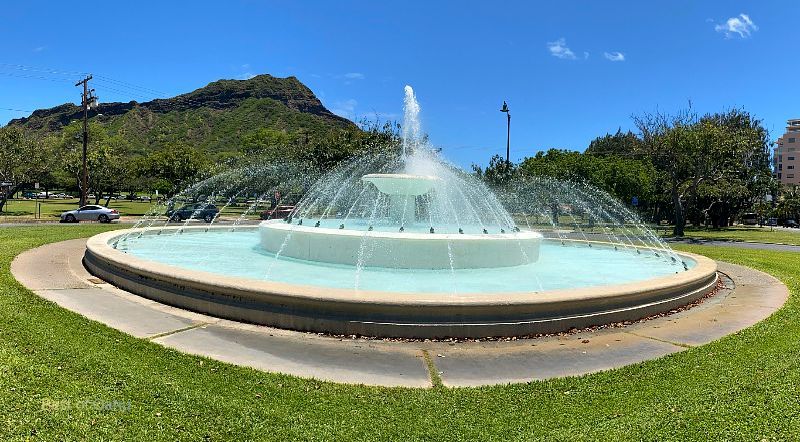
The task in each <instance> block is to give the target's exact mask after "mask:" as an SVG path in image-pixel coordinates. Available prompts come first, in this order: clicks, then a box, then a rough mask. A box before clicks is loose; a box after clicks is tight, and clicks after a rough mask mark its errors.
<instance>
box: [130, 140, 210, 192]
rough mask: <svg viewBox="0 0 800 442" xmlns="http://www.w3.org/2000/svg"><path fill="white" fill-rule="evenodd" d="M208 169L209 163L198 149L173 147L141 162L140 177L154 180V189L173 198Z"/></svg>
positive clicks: (164, 149) (159, 151)
mask: <svg viewBox="0 0 800 442" xmlns="http://www.w3.org/2000/svg"><path fill="white" fill-rule="evenodd" d="M208 167H210V164H209V162H208V161H207V160H206V159H205V158H204V157H203V155H202V154H201V153H200V152H198V151H197V150H196V149H192V148H190V147H187V146H181V145H172V146H170V147H165V148H163V149H160V150H157V151H155V152H153V153H151V154H150V155H148V156H147V157H145V158H144V159H143V160H141V162H140V163H139V165H138V173H139V176H140V177H144V178H149V179H150V180H153V181H152V183H153V184H154V185H155V186H154V188H157V189H159V190H160V192H161V193H162V194H164V195H165V196H171V195H174V194H175V193H177V192H179V191H180V190H181V189H182V187H184V186H186V185H187V184H188V183H189V182H190V181H192V179H194V178H196V177H197V176H198V174H199V173H200V172H201V171H203V170H205V169H207V168H208Z"/></svg>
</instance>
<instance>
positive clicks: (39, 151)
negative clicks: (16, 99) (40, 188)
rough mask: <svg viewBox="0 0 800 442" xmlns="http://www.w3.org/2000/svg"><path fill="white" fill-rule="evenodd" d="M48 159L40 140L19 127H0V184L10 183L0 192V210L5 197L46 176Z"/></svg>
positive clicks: (49, 161) (6, 198)
mask: <svg viewBox="0 0 800 442" xmlns="http://www.w3.org/2000/svg"><path fill="white" fill-rule="evenodd" d="M51 161H52V156H51V155H50V152H49V150H48V149H46V145H45V144H44V143H42V142H41V140H38V139H35V138H33V137H31V136H30V135H28V134H26V133H25V131H24V130H23V129H21V128H19V127H9V126H6V127H0V181H2V182H5V183H10V184H11V185H10V186H9V188H8V191H7V192H0V211H2V210H3V207H5V204H6V202H7V201H8V198H10V197H11V196H12V195H14V194H15V193H17V191H19V190H20V189H23V188H25V187H27V186H30V185H32V184H33V183H35V182H37V181H38V180H39V179H40V178H41V177H44V176H45V175H47V171H48V170H49V169H50V167H51V166H52V164H51Z"/></svg>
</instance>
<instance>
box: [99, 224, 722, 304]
mask: <svg viewBox="0 0 800 442" xmlns="http://www.w3.org/2000/svg"><path fill="white" fill-rule="evenodd" d="M256 228H257V226H242V227H238V228H237V229H238V230H254V229H256ZM179 229H183V230H184V231H186V232H187V233H196V232H201V231H202V232H205V231H208V230H225V229H228V230H229V229H230V227H229V226H210V227H206V226H185V227H166V228H164V231H167V232H174V231H177V230H179ZM160 230H162V229H145V230H143V231H142V230H141V229H124V230H115V231H110V232H105V233H101V234H98V235H95V236H93V237H91V238H89V240H88V241H87V244H86V249H87V255H89V256H91V257H92V258H98V259H101V260H103V261H105V262H107V263H110V264H112V265H114V266H116V267H119V268H124V269H126V270H129V271H133V272H136V273H139V274H141V275H143V276H146V277H148V278H154V279H158V280H166V281H169V282H174V283H180V284H182V285H185V286H189V287H195V288H201V289H202V288H206V287H207V286H214V287H216V288H220V289H227V290H230V291H233V292H237V293H242V294H250V295H258V294H269V295H272V296H277V297H287V298H292V299H308V300H315V301H320V300H324V301H331V302H339V303H355V304H363V303H370V304H384V305H396V306H417V307H418V306H423V305H424V306H461V307H463V306H467V305H473V306H477V305H483V304H486V305H506V306H508V305H524V304H552V303H565V302H566V303H569V302H581V301H587V300H589V299H608V300H610V299H611V298H615V297H625V296H631V295H636V294H641V293H657V292H663V291H665V290H666V291H672V290H674V289H676V288H680V287H689V286H694V285H697V284H698V283H699V282H701V281H706V282H708V281H709V280H710V279H711V278H712V277H714V278H715V277H716V271H717V265H716V262H715V261H714V260H712V259H709V258H706V257H704V256H701V255H696V254H693V253H688V252H676V254H677V255H678V256H681V257H685V258H689V259H691V260H693V261H695V262H696V264H695V266H693V267H690V268H689V269H688V270H685V271H680V272H678V273H675V274H672V275H665V276H661V277H657V278H650V279H646V280H641V281H636V282H631V283H625V284H614V285H603V286H589V287H581V288H569V289H558V290H546V291H541V292H536V291H534V292H492V293H460V294H443V293H417V292H409V293H406V292H384V291H376V290H356V289H343V288H333V287H319V286H305V285H301V284H288V283H283V282H274V281H263V280H255V279H250V278H243V277H235V276H227V275H221V274H218V273H213V272H206V271H200V270H191V269H187V268H184V267H179V266H173V265H169V264H163V263H159V262H156V261H150V260H145V259H142V258H139V257H136V256H133V255H131V254H128V253H124V252H122V251H120V250H117V249H115V248H114V247H112V245H111V243H112V241H113V240H114V239H116V238H119V237H122V236H124V235H126V234H128V233H133V232H137V233H143V234H145V235H152V234H156V233H157V232H158V231H160ZM421 235H424V234H421ZM545 241H550V240H549V239H545ZM556 241H558V240H556ZM562 241H563V242H569V243H573V244H574V243H580V244H582V243H588V244H592V245H593V246H595V247H607V248H611V247H614V244H612V243H606V242H602V241H582V240H566V239H565V240H562ZM641 249H642V250H646V249H644V248H641Z"/></svg>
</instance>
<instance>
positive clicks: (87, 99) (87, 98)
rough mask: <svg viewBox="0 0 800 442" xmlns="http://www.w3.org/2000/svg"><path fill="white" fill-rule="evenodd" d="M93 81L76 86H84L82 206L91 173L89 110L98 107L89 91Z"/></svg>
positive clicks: (91, 90) (87, 79) (85, 201)
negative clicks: (89, 162)
mask: <svg viewBox="0 0 800 442" xmlns="http://www.w3.org/2000/svg"><path fill="white" fill-rule="evenodd" d="M91 79H92V76H91V74H90V75H89V76H87V77H86V78H84V79H83V80H81V81H79V82H77V83H75V86H81V85H83V93H82V94H81V106H82V107H83V157H82V158H83V165H82V166H81V202H80V205H81V206H85V205H86V203H87V196H88V195H89V192H88V190H89V189H88V187H89V172H88V170H87V169H86V150H87V148H88V146H89V109H90V108H91V109H94V108H95V107H97V97H96V96H95V95H94V89H89V80H91Z"/></svg>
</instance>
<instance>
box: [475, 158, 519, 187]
mask: <svg viewBox="0 0 800 442" xmlns="http://www.w3.org/2000/svg"><path fill="white" fill-rule="evenodd" d="M472 170H473V172H475V174H476V175H477V176H478V177H479V178H481V179H482V180H483V181H485V182H486V184H488V185H489V186H491V187H494V188H499V187H503V186H505V185H507V184H509V183H510V182H511V181H512V180H513V179H514V178H515V176H516V175H517V173H518V169H517V166H516V165H515V164H514V163H511V162H509V161H506V160H505V158H503V157H501V156H500V155H494V156H492V158H491V159H490V160H489V165H488V166H486V169H483V168H481V167H480V166H479V165H477V164H473V165H472Z"/></svg>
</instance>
